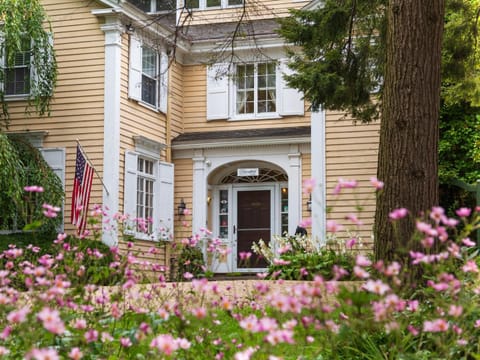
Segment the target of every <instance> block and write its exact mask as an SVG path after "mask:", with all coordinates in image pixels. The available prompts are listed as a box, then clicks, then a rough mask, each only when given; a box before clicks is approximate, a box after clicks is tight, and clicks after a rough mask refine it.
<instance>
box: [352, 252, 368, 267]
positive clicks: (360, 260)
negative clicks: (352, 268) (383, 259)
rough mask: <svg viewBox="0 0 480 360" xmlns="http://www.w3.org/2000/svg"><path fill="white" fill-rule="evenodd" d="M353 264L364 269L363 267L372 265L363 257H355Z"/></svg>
mask: <svg viewBox="0 0 480 360" xmlns="http://www.w3.org/2000/svg"><path fill="white" fill-rule="evenodd" d="M355 264H356V265H357V266H362V267H365V266H370V265H372V262H371V261H370V260H368V259H367V258H366V257H365V256H364V255H357V257H356V259H355Z"/></svg>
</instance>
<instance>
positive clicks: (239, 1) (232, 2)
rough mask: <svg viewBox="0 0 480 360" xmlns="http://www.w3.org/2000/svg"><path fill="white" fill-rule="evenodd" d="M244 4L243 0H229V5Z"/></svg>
mask: <svg viewBox="0 0 480 360" xmlns="http://www.w3.org/2000/svg"><path fill="white" fill-rule="evenodd" d="M242 4H243V0H228V6H231V5H242Z"/></svg>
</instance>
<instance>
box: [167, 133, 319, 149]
mask: <svg viewBox="0 0 480 360" xmlns="http://www.w3.org/2000/svg"><path fill="white" fill-rule="evenodd" d="M308 143H310V137H305V136H302V137H293V138H292V137H288V138H275V137H269V138H264V139H253V140H249V139H245V138H238V139H231V140H221V141H217V140H208V141H201V142H200V141H188V142H185V143H182V144H174V145H172V149H173V150H188V149H215V148H232V147H248V146H265V145H267V146H268V145H271V146H275V145H283V144H308Z"/></svg>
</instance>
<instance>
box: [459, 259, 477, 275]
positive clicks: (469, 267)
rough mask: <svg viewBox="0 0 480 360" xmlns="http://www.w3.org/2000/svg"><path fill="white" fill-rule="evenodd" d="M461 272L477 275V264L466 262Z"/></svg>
mask: <svg viewBox="0 0 480 360" xmlns="http://www.w3.org/2000/svg"><path fill="white" fill-rule="evenodd" d="M462 271H463V272H466V273H467V272H472V273H478V266H477V263H476V262H475V261H474V260H468V261H467V262H466V263H465V265H463V266H462Z"/></svg>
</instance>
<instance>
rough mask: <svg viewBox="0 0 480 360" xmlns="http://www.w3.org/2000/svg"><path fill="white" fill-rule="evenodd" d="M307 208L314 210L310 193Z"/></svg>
mask: <svg viewBox="0 0 480 360" xmlns="http://www.w3.org/2000/svg"><path fill="white" fill-rule="evenodd" d="M307 210H308V211H310V212H312V194H310V198H309V199H308V200H307Z"/></svg>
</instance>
